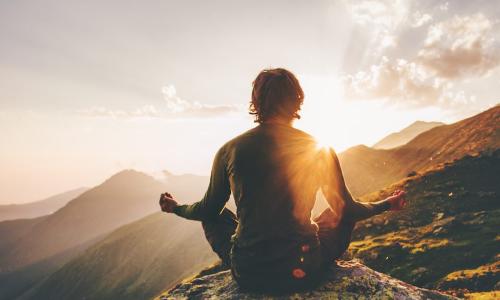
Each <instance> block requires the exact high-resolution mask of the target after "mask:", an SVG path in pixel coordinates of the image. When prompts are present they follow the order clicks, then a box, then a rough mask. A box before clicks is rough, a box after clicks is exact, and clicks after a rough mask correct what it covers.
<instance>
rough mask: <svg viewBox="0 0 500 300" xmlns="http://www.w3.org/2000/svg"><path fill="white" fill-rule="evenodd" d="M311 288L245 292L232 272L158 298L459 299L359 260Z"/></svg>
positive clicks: (193, 282)
mask: <svg viewBox="0 0 500 300" xmlns="http://www.w3.org/2000/svg"><path fill="white" fill-rule="evenodd" d="M325 277H326V278H325V280H324V282H322V283H321V284H320V285H319V286H318V287H316V288H315V289H313V290H311V291H305V292H298V293H290V294H283V295H264V294H259V293H246V292H242V291H241V290H240V289H239V288H238V286H237V284H236V283H235V281H234V280H233V279H232V278H231V272H230V271H224V272H219V273H215V274H211V275H206V276H197V277H196V278H194V279H191V280H188V281H185V282H183V283H181V284H179V285H177V286H176V287H175V288H173V289H171V290H170V291H167V292H165V293H163V294H162V295H160V296H159V297H157V298H155V299H156V300H167V299H283V300H284V299H295V300H297V299H408V300H424V299H425V300H427V299H430V300H432V299H436V300H437V299H443V300H444V299H456V298H454V297H451V296H448V295H445V294H441V293H439V292H436V291H430V290H426V289H422V288H417V287H415V286H412V285H409V284H407V283H404V282H401V281H399V280H396V279H394V278H391V277H389V276H387V275H385V274H381V273H378V272H375V271H373V270H371V269H370V268H367V267H366V266H364V265H362V264H360V263H359V262H356V261H339V262H338V265H335V266H332V268H331V269H330V270H329V271H328V273H327V276H325Z"/></svg>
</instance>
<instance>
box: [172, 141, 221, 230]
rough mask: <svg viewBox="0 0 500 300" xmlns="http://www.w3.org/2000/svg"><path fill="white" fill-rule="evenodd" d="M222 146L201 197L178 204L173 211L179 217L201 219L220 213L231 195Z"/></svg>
mask: <svg viewBox="0 0 500 300" xmlns="http://www.w3.org/2000/svg"><path fill="white" fill-rule="evenodd" d="M226 161H227V160H226V158H225V151H224V147H222V148H221V149H219V151H217V154H216V155H215V159H214V162H213V165H212V172H211V175H210V183H209V185H208V189H207V192H206V193H205V196H203V198H202V199H201V200H200V201H198V202H196V203H193V204H191V205H179V206H177V207H176V208H175V209H174V213H175V214H176V215H178V216H180V217H183V218H186V219H190V220H198V221H203V220H206V219H209V218H212V217H215V216H217V215H218V214H220V212H221V211H222V209H223V208H224V206H225V205H226V202H227V201H228V200H229V196H230V195H231V187H230V184H229V178H228V174H227V168H226Z"/></svg>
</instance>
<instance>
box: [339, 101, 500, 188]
mask: <svg viewBox="0 0 500 300" xmlns="http://www.w3.org/2000/svg"><path fill="white" fill-rule="evenodd" d="M498 148H500V106H498V105H497V106H495V107H493V108H491V109H489V110H487V111H484V112H482V113H480V114H478V115H475V116H473V117H471V118H468V119H465V120H462V121H460V122H457V123H453V124H450V125H442V126H438V127H435V128H433V129H430V130H428V131H426V132H424V133H421V134H419V135H418V136H417V137H415V138H414V139H413V140H411V141H410V142H408V143H407V144H405V145H403V146H401V147H398V148H395V149H389V150H381V149H373V148H369V147H366V146H356V147H353V148H350V149H348V150H346V151H344V152H342V153H340V154H339V159H340V162H341V165H342V168H343V171H344V175H345V178H346V182H347V184H348V186H349V188H350V190H351V192H352V193H353V194H354V195H355V196H361V195H364V194H366V193H370V192H373V191H376V190H378V189H381V188H383V187H385V186H387V185H389V184H392V183H394V182H396V181H399V180H401V179H403V178H404V177H406V175H407V174H409V173H411V172H414V171H422V170H425V169H427V168H429V167H432V166H434V165H436V164H439V163H442V162H446V161H452V160H454V159H458V158H461V157H463V156H464V155H467V154H478V153H480V152H482V151H486V150H491V149H498Z"/></svg>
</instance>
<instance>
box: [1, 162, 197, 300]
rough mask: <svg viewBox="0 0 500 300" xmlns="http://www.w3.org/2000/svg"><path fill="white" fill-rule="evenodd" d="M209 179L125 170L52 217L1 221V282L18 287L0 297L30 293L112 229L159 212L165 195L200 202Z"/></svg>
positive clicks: (5, 288) (7, 289) (9, 288)
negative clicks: (157, 176) (164, 177)
mask: <svg viewBox="0 0 500 300" xmlns="http://www.w3.org/2000/svg"><path fill="white" fill-rule="evenodd" d="M203 181H205V182H206V177H200V176H191V175H186V176H168V178H167V180H165V181H163V182H160V181H158V180H155V179H153V178H152V177H150V176H148V175H146V174H143V173H140V172H136V171H132V170H129V171H123V172H120V173H118V174H116V175H114V176H112V177H111V178H109V179H108V180H106V181H105V182H104V183H102V184H101V185H99V186H97V187H95V188H92V189H90V190H88V191H86V192H85V193H83V194H82V195H80V196H79V197H77V198H76V199H74V200H72V201H70V202H69V203H68V204H67V205H65V206H64V207H63V208H61V209H59V210H58V211H57V212H55V213H53V214H51V215H48V216H44V217H40V218H37V219H27V220H15V221H4V222H0V232H1V233H2V240H1V241H0V279H1V280H2V281H4V282H13V283H15V284H10V285H2V286H1V287H0V299H11V298H12V297H13V296H15V295H18V294H19V293H21V292H24V291H25V290H26V288H27V287H28V286H31V285H32V284H33V283H34V282H37V281H39V280H41V279H42V278H44V277H45V276H47V275H48V274H50V273H52V272H53V271H54V270H56V269H57V268H59V267H60V266H61V265H63V264H64V263H65V262H67V261H69V260H70V259H71V258H73V257H74V256H76V255H78V254H79V253H81V251H83V250H85V249H86V248H87V247H89V246H91V245H92V244H94V243H95V242H97V241H98V240H99V239H101V238H102V237H104V236H105V235H106V234H107V233H109V232H110V231H112V230H114V229H116V228H118V227H120V226H122V225H125V224H127V223H130V222H131V221H134V220H137V219H140V218H142V217H144V216H146V215H148V214H151V213H152V212H155V211H158V198H159V195H160V194H161V193H162V192H164V191H166V190H169V191H172V193H174V194H175V195H177V196H178V197H179V199H185V200H184V201H193V200H196V199H197V198H198V197H201V195H202V194H203V192H204V188H205V186H204V185H202V184H201V182H203ZM191 184H192V185H191ZM176 185H178V186H176ZM188 185H191V188H190V189H186V188H185V187H186V186H188Z"/></svg>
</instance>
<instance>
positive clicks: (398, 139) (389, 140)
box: [372, 121, 445, 149]
mask: <svg viewBox="0 0 500 300" xmlns="http://www.w3.org/2000/svg"><path fill="white" fill-rule="evenodd" d="M441 125H445V124H444V123H443V122H426V121H415V122H413V123H411V124H410V125H408V126H407V127H405V128H403V129H401V130H400V131H398V132H393V133H391V134H389V135H387V136H386V137H384V138H382V139H381V140H380V141H378V142H377V143H375V144H374V145H373V146H372V148H374V149H391V148H396V147H399V146H401V145H404V144H406V143H408V142H409V141H411V140H412V139H414V138H415V137H416V136H417V135H419V134H421V133H423V132H425V131H427V130H430V129H432V128H434V127H437V126H441Z"/></svg>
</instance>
